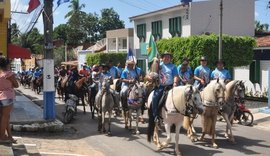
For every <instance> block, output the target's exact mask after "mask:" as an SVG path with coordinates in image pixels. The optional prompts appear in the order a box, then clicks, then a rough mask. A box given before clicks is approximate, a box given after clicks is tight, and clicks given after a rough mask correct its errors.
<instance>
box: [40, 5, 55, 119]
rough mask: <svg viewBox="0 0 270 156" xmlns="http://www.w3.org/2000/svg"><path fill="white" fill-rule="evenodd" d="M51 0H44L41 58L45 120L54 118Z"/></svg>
mask: <svg viewBox="0 0 270 156" xmlns="http://www.w3.org/2000/svg"><path fill="white" fill-rule="evenodd" d="M52 9H53V0H44V11H43V23H44V59H43V67H44V72H43V82H44V88H43V99H44V109H43V117H44V119H45V120H55V88H54V60H53V42H52V41H53V40H52V33H53V14H52Z"/></svg>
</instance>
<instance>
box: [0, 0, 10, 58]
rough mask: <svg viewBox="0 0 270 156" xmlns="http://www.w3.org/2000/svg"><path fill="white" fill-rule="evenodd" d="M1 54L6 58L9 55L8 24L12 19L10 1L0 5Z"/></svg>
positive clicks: (5, 0)
mask: <svg viewBox="0 0 270 156" xmlns="http://www.w3.org/2000/svg"><path fill="white" fill-rule="evenodd" d="M0 12H1V14H2V15H1V16H0V18H1V17H2V19H0V52H2V53H3V54H4V55H5V56H6V54H7V23H8V20H9V19H10V0H4V1H3V2H1V3H0Z"/></svg>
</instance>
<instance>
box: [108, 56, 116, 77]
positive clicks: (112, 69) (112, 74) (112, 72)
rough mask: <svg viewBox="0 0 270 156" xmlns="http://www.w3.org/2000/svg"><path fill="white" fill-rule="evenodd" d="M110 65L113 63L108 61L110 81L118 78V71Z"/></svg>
mask: <svg viewBox="0 0 270 156" xmlns="http://www.w3.org/2000/svg"><path fill="white" fill-rule="evenodd" d="M112 63H113V61H112V60H109V69H110V70H109V72H110V74H111V76H112V79H116V78H118V70H117V68H116V67H115V66H113V64H112Z"/></svg>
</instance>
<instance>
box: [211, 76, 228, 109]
mask: <svg viewBox="0 0 270 156" xmlns="http://www.w3.org/2000/svg"><path fill="white" fill-rule="evenodd" d="M213 84H214V85H213V91H214V95H215V102H217V104H218V105H220V106H221V105H223V104H224V102H225V90H226V86H225V80H224V81H222V80H219V79H217V80H216V82H215V81H214V83H213Z"/></svg>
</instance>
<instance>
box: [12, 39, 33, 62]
mask: <svg viewBox="0 0 270 156" xmlns="http://www.w3.org/2000/svg"><path fill="white" fill-rule="evenodd" d="M8 58H10V59H14V58H21V59H30V58H31V52H30V50H28V49H26V48H22V47H20V46H18V45H14V44H10V43H9V44H8Z"/></svg>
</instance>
